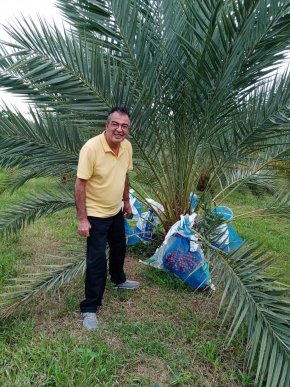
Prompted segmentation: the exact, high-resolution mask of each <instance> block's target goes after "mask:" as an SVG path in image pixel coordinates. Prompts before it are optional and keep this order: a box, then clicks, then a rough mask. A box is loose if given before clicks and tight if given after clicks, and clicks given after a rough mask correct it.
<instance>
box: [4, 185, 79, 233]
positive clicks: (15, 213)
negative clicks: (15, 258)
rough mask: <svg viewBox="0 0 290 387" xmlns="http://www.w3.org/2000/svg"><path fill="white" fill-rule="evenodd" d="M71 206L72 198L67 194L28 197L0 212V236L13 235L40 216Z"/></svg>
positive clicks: (43, 194)
mask: <svg viewBox="0 0 290 387" xmlns="http://www.w3.org/2000/svg"><path fill="white" fill-rule="evenodd" d="M71 206H74V197H73V196H72V194H71V193H68V192H62V193H61V195H59V196H58V195H56V194H54V193H49V192H44V193H42V194H38V196H29V197H27V198H26V199H23V200H22V201H21V202H19V203H18V204H14V205H12V206H11V207H10V208H8V209H7V210H5V211H2V212H1V218H0V235H3V236H8V235H11V234H14V233H16V232H18V231H19V230H21V229H23V228H24V227H25V226H27V225H29V224H30V223H32V222H34V221H35V220H36V219H39V218H40V217H42V216H45V215H49V214H52V213H54V212H56V211H61V210H63V209H65V208H68V207H71Z"/></svg>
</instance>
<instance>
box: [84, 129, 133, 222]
mask: <svg viewBox="0 0 290 387" xmlns="http://www.w3.org/2000/svg"><path fill="white" fill-rule="evenodd" d="M132 153H133V152H132V146H131V144H130V142H129V141H128V140H124V141H122V142H121V143H120V149H119V153H118V155H116V154H115V153H114V152H113V151H112V150H111V148H110V147H109V145H108V143H107V141H106V137H105V134H104V133H102V134H100V135H98V136H96V137H93V138H91V139H90V140H89V141H87V142H86V143H85V145H84V146H83V147H82V149H81V151H80V156H79V164H78V169H77V176H78V177H79V178H80V179H84V180H87V184H86V209H87V215H88V216H96V217H99V218H107V217H109V216H113V215H116V214H117V213H118V212H119V211H120V209H121V205H122V198H123V192H124V186H125V178H126V173H127V172H128V171H129V170H132V169H133V164H132Z"/></svg>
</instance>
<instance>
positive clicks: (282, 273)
mask: <svg viewBox="0 0 290 387" xmlns="http://www.w3.org/2000/svg"><path fill="white" fill-rule="evenodd" d="M267 202H268V197H267V195H264V196H262V197H257V196H254V195H251V194H250V193H249V192H248V191H247V190H245V191H243V192H236V193H235V194H234V195H233V197H231V198H230V199H228V200H227V205H228V206H229V207H230V208H231V209H232V210H233V211H234V214H235V215H239V214H242V213H246V212H249V211H252V210H253V209H257V208H264V207H265V206H266V204H267ZM233 225H234V227H235V229H236V230H237V231H238V232H239V234H240V235H241V236H243V237H244V238H245V239H247V240H249V241H253V242H258V243H261V244H262V245H263V248H264V250H265V251H266V252H267V253H268V254H269V255H270V256H271V257H272V258H273V263H272V266H271V269H270V270H269V273H270V274H271V275H273V276H275V277H276V278H277V280H278V281H280V282H283V283H285V284H287V285H290V222H289V220H287V219H285V218H281V217H273V216H271V217H251V218H246V219H237V221H235V222H234V224H233Z"/></svg>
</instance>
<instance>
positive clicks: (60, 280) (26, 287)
mask: <svg viewBox="0 0 290 387" xmlns="http://www.w3.org/2000/svg"><path fill="white" fill-rule="evenodd" d="M57 258H61V259H62V260H66V261H69V262H67V263H63V264H51V265H46V266H45V270H44V268H43V267H40V268H41V269H42V271H40V272H33V273H28V274H26V275H23V276H21V277H17V278H14V279H11V281H12V282H13V285H7V286H6V287H4V289H3V291H2V293H1V294H0V309H1V312H0V316H1V318H6V317H8V316H10V315H11V314H12V313H14V312H15V311H16V310H17V308H19V306H21V305H24V304H26V303H27V302H29V301H31V300H32V299H34V298H35V297H37V296H39V295H41V294H44V293H47V292H49V291H51V290H53V291H55V290H57V289H58V288H60V287H61V286H63V285H65V284H68V283H69V282H71V281H72V280H73V279H74V278H75V277H76V276H77V275H78V274H79V273H83V272H84V270H85V260H83V259H78V260H76V259H75V260H74V261H72V262H71V258H67V257H57ZM34 269H35V268H34Z"/></svg>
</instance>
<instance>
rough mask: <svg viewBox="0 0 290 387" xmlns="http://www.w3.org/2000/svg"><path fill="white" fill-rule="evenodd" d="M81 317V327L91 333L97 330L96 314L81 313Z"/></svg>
mask: <svg viewBox="0 0 290 387" xmlns="http://www.w3.org/2000/svg"><path fill="white" fill-rule="evenodd" d="M82 317H83V327H84V328H85V329H87V330H88V331H93V330H94V329H96V328H97V326H98V323H99V322H98V320H97V316H96V313H90V312H85V313H82Z"/></svg>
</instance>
